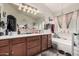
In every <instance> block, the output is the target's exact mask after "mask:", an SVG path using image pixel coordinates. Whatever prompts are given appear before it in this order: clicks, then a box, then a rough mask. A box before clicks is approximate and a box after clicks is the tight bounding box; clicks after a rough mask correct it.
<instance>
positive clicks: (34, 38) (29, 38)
mask: <svg viewBox="0 0 79 59" xmlns="http://www.w3.org/2000/svg"><path fill="white" fill-rule="evenodd" d="M39 39H40V36H33V37H28V38H27V42H31V41H35V40H39Z"/></svg>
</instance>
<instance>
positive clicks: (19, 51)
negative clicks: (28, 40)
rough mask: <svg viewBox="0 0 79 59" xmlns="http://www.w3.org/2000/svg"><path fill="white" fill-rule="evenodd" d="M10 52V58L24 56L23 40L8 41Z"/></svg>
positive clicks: (24, 46)
mask: <svg viewBox="0 0 79 59" xmlns="http://www.w3.org/2000/svg"><path fill="white" fill-rule="evenodd" d="M10 43H11V45H10V50H11V51H10V52H11V55H12V56H25V55H26V44H25V38H16V39H12V40H11V41H10Z"/></svg>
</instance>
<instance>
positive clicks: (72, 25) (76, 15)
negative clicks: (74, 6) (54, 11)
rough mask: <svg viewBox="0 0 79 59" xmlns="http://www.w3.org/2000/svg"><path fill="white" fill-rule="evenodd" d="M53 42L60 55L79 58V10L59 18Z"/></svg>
mask: <svg viewBox="0 0 79 59" xmlns="http://www.w3.org/2000/svg"><path fill="white" fill-rule="evenodd" d="M55 22H57V23H56V25H55V26H56V27H55V28H56V31H57V32H56V31H55V33H54V35H53V38H52V42H54V43H55V44H56V45H57V46H58V48H57V51H58V53H61V52H62V53H63V54H66V53H68V54H70V55H72V56H79V10H76V11H73V12H70V13H66V14H63V15H60V16H57V18H56V20H55Z"/></svg>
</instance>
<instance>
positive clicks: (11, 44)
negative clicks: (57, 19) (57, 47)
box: [0, 34, 51, 56]
mask: <svg viewBox="0 0 79 59" xmlns="http://www.w3.org/2000/svg"><path fill="white" fill-rule="evenodd" d="M50 47H51V34H47V35H37V36H29V37H21V38H13V39H4V40H3V39H2V40H0V56H9V55H10V56H26V55H27V56H32V55H36V54H38V53H40V52H42V51H44V50H46V49H48V48H50Z"/></svg>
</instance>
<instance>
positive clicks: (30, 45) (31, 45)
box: [27, 40, 41, 48]
mask: <svg viewBox="0 0 79 59" xmlns="http://www.w3.org/2000/svg"><path fill="white" fill-rule="evenodd" d="M40 42H41V40H34V41H30V42H27V48H32V47H36V46H38V45H40Z"/></svg>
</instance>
